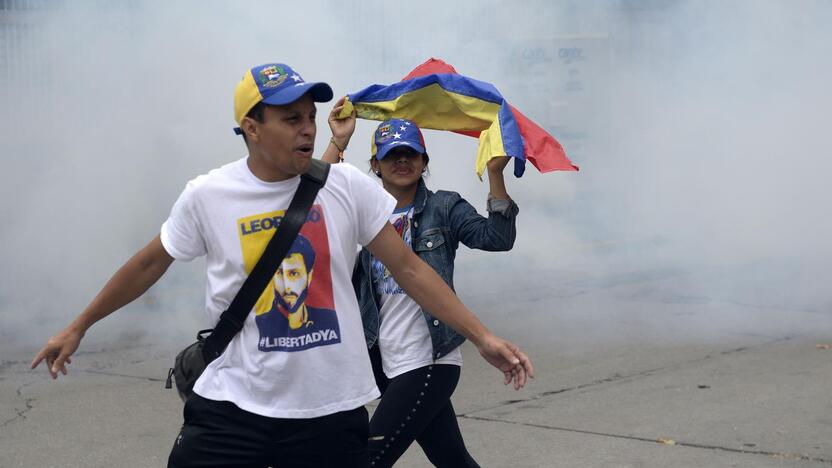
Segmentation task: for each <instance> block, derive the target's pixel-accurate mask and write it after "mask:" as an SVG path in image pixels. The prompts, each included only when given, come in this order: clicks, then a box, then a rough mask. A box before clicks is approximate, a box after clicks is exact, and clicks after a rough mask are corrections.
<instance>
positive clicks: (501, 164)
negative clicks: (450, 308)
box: [324, 110, 518, 468]
mask: <svg viewBox="0 0 832 468" xmlns="http://www.w3.org/2000/svg"><path fill="white" fill-rule="evenodd" d="M333 112H334V113H335V112H336V111H335V110H334V111H333ZM335 125H336V126H333V118H332V115H331V117H330V126H331V127H332V130H333V139H332V140H331V142H330V143H331V145H332V146H334V147H335V148H336V149H338V150H339V153H341V154H342V151H343V149H344V148H345V147H346V142H347V141H349V137H350V136H351V134H352V131H351V130H352V129H349V131H348V132H344V131H343V129H340V130H342V131H341V132H338V130H339V128H338V127H337V125H338V123H335ZM342 126H343V124H342ZM353 128H354V127H353ZM337 133H340V134H337ZM344 133H348V134H347V135H344ZM338 139H340V141H338ZM371 144H372V148H371V153H372V157H371V159H370V165H371V167H372V171H373V173H375V175H376V176H378V177H379V178H380V179H381V181H382V184H383V185H384V188H385V189H386V190H387V191H388V192H389V193H390V194H391V195H393V196H394V197H395V198H396V200H397V202H398V203H397V204H396V209H395V211H394V212H393V214H392V215H391V217H390V223H391V224H392V225H393V226H394V227H395V228H396V230H397V231H398V232H399V233H400V234H401V235H402V237H403V239H404V240H405V242H406V243H407V244H409V245H410V246H411V247H412V248H413V250H414V251H415V252H416V254H417V255H418V256H419V257H421V258H422V260H424V261H425V262H426V263H427V264H428V265H430V266H431V267H432V268H433V269H434V270H436V271H437V272H438V273H439V275H440V276H441V277H442V279H444V280H445V282H446V283H448V285H449V286H450V287H451V288H453V273H454V258H455V257H456V249H457V247H458V246H459V243H460V242H462V243H463V244H465V245H466V246H468V247H470V248H472V249H480V250H488V251H506V250H510V249H511V247H512V246H513V245H514V238H515V234H516V232H515V219H516V216H517V212H518V208H517V205H516V204H515V203H514V202H513V201H512V200H511V198H509V196H508V194H507V193H506V188H505V183H504V180H503V174H502V172H503V169H504V168H505V166H506V164H507V162H508V158H506V157H501V158H494V159H492V160H490V161H489V162H488V181H489V186H490V193H489V197H488V218H485V217H483V216H481V215H480V214H478V213H477V211H476V209H474V207H472V206H471V205H470V204H469V203H468V202H467V201H465V200H464V199H463V198H462V197H461V196H460V195H459V194H458V193H456V192H448V191H443V190H440V191H438V192H435V193H434V192H432V191H430V190H428V189H427V187H426V186H425V182H424V180H423V178H422V175H423V174H424V173H425V171H426V170H427V164H428V161H429V158H428V154H427V152H426V150H425V143H424V139H423V137H422V133H421V131H420V130H419V128H418V127H417V126H416V125H415V124H414V123H413V122H411V121H408V120H401V119H392V120H388V121H385V122H382V123H381V124H380V125H379V126H378V128H377V129H376V131H375V132H374V134H373V139H372V143H371ZM332 154H333V151H328V152H327V153H326V155H325V156H324V159H325V160H327V159H328V157H327V155H329V159H332V160H331V161H329V162H337V159H336V158H332ZM339 156H340V154H339ZM353 285H354V287H355V290H356V295H357V296H358V302H359V305H360V307H361V314H362V319H363V321H364V334H365V336H366V339H367V347H368V348H369V350H370V357H371V360H372V363H373V371H374V373H375V376H376V383H377V384H378V387H379V389H380V390H381V392H382V397H381V401H380V402H379V405H378V407H377V408H376V410H375V412H374V413H373V417H372V419H371V420H370V437H369V453H370V463H371V466H373V467H374V468H375V467H382V466H392V465H393V463H395V462H396V460H398V459H399V457H400V456H401V455H402V454H403V453H404V452H405V450H407V448H408V447H409V446H410V444H411V443H412V442H413V441H414V440H416V441H417V442H418V443H419V445H420V446H421V447H422V449H423V450H424V452H425V454H426V455H427V457H428V459H429V460H430V461H431V463H433V464H434V465H435V466H447V467H466V466H479V465H477V463H476V461H474V459H473V458H472V457H471V455H470V454H469V453H468V451H467V450H466V448H465V443H464V442H463V440H462V435H461V434H460V431H459V425H458V424H457V420H456V413H455V412H454V409H453V407H452V406H451V400H450V397H451V395H452V394H453V391H454V389H455V388H456V385H457V382H458V381H459V375H460V366H461V365H462V355H461V353H460V350H459V345H460V344H462V342H463V341H465V338H463V337H462V336H461V335H459V334H458V333H456V332H455V331H454V330H453V329H451V328H450V327H448V326H446V325H445V324H443V323H442V322H440V321H439V320H437V319H435V318H434V317H433V315H431V313H430V312H429V311H427V310H422V309H421V308H420V307H419V306H418V304H416V302H415V301H413V300H412V299H411V298H410V297H408V296H407V294H406V293H405V292H404V291H403V290H402V289H401V288H400V287H399V286H398V284H396V282H395V280H394V279H393V278H392V276H390V272H389V271H387V269H386V268H385V267H384V265H382V264H381V263H380V262H379V261H378V260H376V259H374V258H373V257H372V255H371V254H370V253H369V251H367V249H363V250H362V251H361V253H360V254H359V258H358V261H357V262H356V267H355V273H354V275H353Z"/></svg>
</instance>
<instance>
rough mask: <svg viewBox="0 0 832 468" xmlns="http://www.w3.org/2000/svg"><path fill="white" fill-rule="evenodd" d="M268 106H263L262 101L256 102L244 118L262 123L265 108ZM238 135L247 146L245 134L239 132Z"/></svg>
mask: <svg viewBox="0 0 832 468" xmlns="http://www.w3.org/2000/svg"><path fill="white" fill-rule="evenodd" d="M267 105H268V104H264V103H263V101H260V102H258V103H257V104H255V105H254V107H252V108H251V110H250V111H248V113H247V114H246V117H248V118H250V119H254V120H255V121H257V122H260V123H263V114H264V113H265V111H266V106H267ZM240 135H242V136H243V143H245V144H248V139H247V138H246V132H241V133H240Z"/></svg>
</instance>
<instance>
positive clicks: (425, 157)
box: [368, 153, 430, 179]
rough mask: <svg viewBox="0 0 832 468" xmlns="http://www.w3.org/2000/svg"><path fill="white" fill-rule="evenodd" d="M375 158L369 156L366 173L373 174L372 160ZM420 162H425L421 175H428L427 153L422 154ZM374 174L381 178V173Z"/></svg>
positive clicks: (428, 158) (428, 161)
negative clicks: (368, 165) (368, 166)
mask: <svg viewBox="0 0 832 468" xmlns="http://www.w3.org/2000/svg"><path fill="white" fill-rule="evenodd" d="M375 158H376V157H375V156H370V161H369V163H370V169H369V170H368V172H373V159H375ZM422 160H423V161H425V167H424V168H423V169H422V174H425V175H430V169H428V163H430V156H428V153H422ZM374 174H375V175H376V177H378V178H379V179H380V178H381V173H379V172H374Z"/></svg>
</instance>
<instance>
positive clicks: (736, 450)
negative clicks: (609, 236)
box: [0, 274, 832, 468]
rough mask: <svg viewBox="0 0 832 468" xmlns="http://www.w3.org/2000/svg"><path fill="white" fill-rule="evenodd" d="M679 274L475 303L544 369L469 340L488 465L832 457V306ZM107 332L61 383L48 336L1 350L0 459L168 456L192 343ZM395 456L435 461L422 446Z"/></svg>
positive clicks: (770, 461) (475, 427)
mask: <svg viewBox="0 0 832 468" xmlns="http://www.w3.org/2000/svg"><path fill="white" fill-rule="evenodd" d="M573 276H574V275H573ZM552 278H553V280H554V281H555V282H557V280H558V277H557V274H553V275H552ZM680 278H682V277H681V276H680V277H676V279H674V276H673V275H667V274H663V275H637V276H635V277H632V276H630V277H622V278H619V279H618V280H615V281H604V282H598V281H590V280H588V279H581V278H578V279H572V280H570V281H571V282H569V283H566V282H565V283H563V284H566V286H563V287H553V288H550V289H548V290H547V291H546V292H545V293H541V294H538V295H537V296H535V295H531V294H529V295H527V296H526V297H527V299H526V300H524V301H522V302H516V303H515V304H513V305H512V306H503V307H501V308H500V309H499V310H496V309H493V308H489V306H488V304H490V303H492V302H493V301H494V298H493V297H490V296H488V295H487V294H480V295H476V296H474V295H472V296H470V297H467V298H465V297H463V298H464V299H466V302H468V303H469V304H471V305H472V307H473V308H474V309H475V310H479V311H483V313H482V314H481V315H482V317H483V320H484V321H485V322H486V323H487V324H489V325H490V326H491V327H492V328H493V329H495V330H496V331H498V332H499V333H500V334H503V335H505V336H507V337H508V338H510V339H512V340H513V341H516V342H518V343H521V344H523V346H524V349H525V350H526V351H528V353H529V354H530V355H531V356H532V357H533V358H534V360H535V363H536V367H537V372H538V376H537V378H536V379H535V380H534V381H532V382H531V383H530V384H529V385H528V386H527V388H525V389H523V390H521V391H517V392H515V391H514V390H512V389H510V388H508V387H504V386H503V385H502V383H501V381H500V379H501V376H500V374H499V373H498V372H497V371H496V370H494V369H492V368H490V367H489V366H488V365H487V364H486V363H485V362H484V361H483V360H481V359H480V358H479V357H478V355H477V353H476V349H475V348H473V347H472V346H471V345H470V344H466V345H465V346H464V347H463V354H464V360H465V365H464V368H463V375H462V378H461V381H460V384H459V387H458V389H457V391H456V393H455V395H454V398H453V403H454V406H455V409H456V411H457V413H458V415H459V422H460V425H461V427H462V431H463V435H464V437H465V440H466V443H467V445H468V447H469V450H470V452H471V453H472V455H473V456H474V457H475V458H476V459H477V460H478V461H479V463H480V464H481V465H482V466H484V467H670V468H675V467H832V443H830V441H832V399H830V391H829V390H830V388H831V387H830V386H832V349H826V347H825V346H823V345H826V344H832V316H830V315H832V314H830V313H829V312H830V311H829V310H828V309H826V310H824V307H825V306H823V305H821V306H817V307H810V306H806V307H805V308H804V309H800V310H785V309H784V308H783V307H782V306H781V305H753V304H750V303H749V302H748V301H746V300H744V299H743V298H741V297H739V298H738V296H736V294H740V293H738V292H737V291H738V290H740V289H742V288H734V289H733V290H732V291H730V294H728V293H726V295H724V296H722V297H708V298H705V299H702V298H699V299H695V298H691V297H689V296H685V295H683V294H681V293H679V291H680V290H682V289H684V287H683V286H684V284H683V283H685V281H687V280H684V279H680ZM688 280H689V277H688ZM647 286H649V287H647ZM465 288H466V285H464V284H463V285H460V289H461V290H464V289H465ZM732 294H734V296H732ZM755 294H756V296H755V297H758V299H759V297H760V294H759V292H758V293H755ZM461 295H463V296H464V292H461ZM741 295H742V294H740V296H741ZM745 299H748V298H745ZM759 300H761V301H762V300H763V299H759ZM766 301H768V303H769V304H771V303H773V302H776V301H772V300H771V299H770V298H769V299H766ZM532 311H534V312H532ZM613 311H614V313H613ZM521 312H525V316H524V317H523V320H522V321H518V320H512V317H516V316H518V314H519V313H521ZM91 335H93V336H89V337H88V339H89V340H90V342H89V343H86V342H85V343H84V344H83V345H82V349H81V351H80V352H79V353H78V354H77V355H76V356H75V358H74V363H73V364H72V365H71V366H70V367H71V371H70V374H69V375H68V376H66V377H62V378H60V379H58V380H57V381H51V380H50V379H49V378H48V376H47V375H46V373H45V371H43V370H42V369H41V370H40V371H30V370H28V361H29V360H30V359H31V353H32V352H34V346H33V347H32V349H21V348H15V349H14V350H11V351H3V358H2V362H0V466H2V467H30V466H62V467H75V466H78V467H80V466H84V467H99V466H100V467H145V466H147V467H152V466H164V464H165V461H166V458H167V454H168V451H169V449H170V446H171V444H172V442H173V440H174V438H175V436H176V434H177V432H178V428H179V425H180V424H181V409H182V404H181V403H180V401H179V400H178V397H177V396H176V394H175V392H174V391H172V390H165V389H163V378H164V374H165V370H166V369H167V367H168V366H169V364H170V362H171V359H172V356H173V355H174V354H175V352H176V350H177V348H179V347H180V346H182V345H184V344H185V342H186V341H187V338H182V339H181V340H180V341H178V342H176V340H169V339H167V338H165V339H158V340H156V342H154V343H150V342H149V339H148V337H147V336H144V337H143V338H137V339H135V340H132V342H131V341H130V340H121V342H119V343H115V342H114V340H109V339H108V336H107V335H102V334H98V335H95V334H93V333H92V332H91ZM125 341H126V343H125ZM0 347H2V345H0ZM371 406H372V405H371ZM397 466H401V467H421V466H428V463H427V461H426V459H425V457H424V455H423V454H422V452H421V450H420V449H419V448H418V447H417V446H414V447H411V449H410V450H409V451H408V452H407V453H406V454H405V456H404V457H403V458H402V460H401V461H400V463H399V464H398V465H397Z"/></svg>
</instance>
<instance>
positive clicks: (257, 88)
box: [234, 63, 332, 135]
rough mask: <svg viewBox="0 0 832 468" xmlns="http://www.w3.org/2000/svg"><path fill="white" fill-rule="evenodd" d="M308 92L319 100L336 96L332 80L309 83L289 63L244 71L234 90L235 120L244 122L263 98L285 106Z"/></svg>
mask: <svg viewBox="0 0 832 468" xmlns="http://www.w3.org/2000/svg"><path fill="white" fill-rule="evenodd" d="M307 92H308V93H309V94H310V95H311V96H312V99H314V100H315V102H327V101H330V100H331V99H332V88H330V87H329V85H328V84H326V83H323V82H315V83H307V82H306V81H303V78H301V77H300V75H298V74H297V73H296V72H295V71H294V70H292V67H290V66H289V65H286V64H284V63H267V64H265V65H258V66H256V67H253V68H252V69H250V70H248V71H247V72H246V74H245V75H243V79H242V80H240V83H239V84H237V89H235V90H234V120H236V121H237V125H240V122H242V121H243V118H244V117H245V116H246V114H248V112H249V111H250V110H251V108H252V107H254V106H256V105H257V103H259V102H264V103H266V104H270V105H273V106H282V105H284V104H289V103H292V102H295V101H297V100H298V99H299V98H300V97H301V96H303V95H304V94H306V93H307ZM234 133H236V134H237V135H239V134H241V133H242V130H240V128H239V127H237V128H235V129H234Z"/></svg>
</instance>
